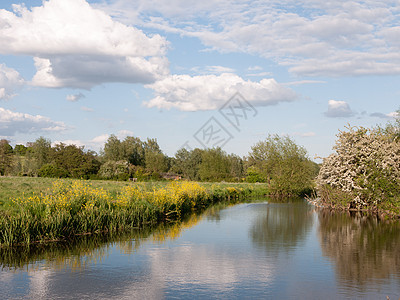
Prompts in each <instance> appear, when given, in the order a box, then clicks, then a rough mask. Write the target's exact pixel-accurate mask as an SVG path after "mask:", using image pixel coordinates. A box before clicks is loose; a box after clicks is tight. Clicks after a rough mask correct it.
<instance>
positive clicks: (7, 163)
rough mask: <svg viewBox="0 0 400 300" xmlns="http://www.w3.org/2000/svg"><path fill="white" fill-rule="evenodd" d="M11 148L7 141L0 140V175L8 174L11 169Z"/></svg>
mask: <svg viewBox="0 0 400 300" xmlns="http://www.w3.org/2000/svg"><path fill="white" fill-rule="evenodd" d="M12 153H13V148H12V147H11V146H10V144H9V143H8V141H7V140H5V139H2V140H0V175H6V174H9V173H10V171H11V170H12V167H13V159H12Z"/></svg>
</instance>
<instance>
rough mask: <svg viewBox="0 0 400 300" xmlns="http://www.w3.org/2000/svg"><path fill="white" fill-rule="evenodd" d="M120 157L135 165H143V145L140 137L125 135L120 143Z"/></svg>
mask: <svg viewBox="0 0 400 300" xmlns="http://www.w3.org/2000/svg"><path fill="white" fill-rule="evenodd" d="M120 146H121V152H122V157H121V158H123V159H125V160H126V161H127V162H128V163H130V164H132V165H135V166H144V165H145V147H144V143H143V142H142V141H141V140H140V138H137V137H133V136H127V137H126V138H125V139H124V140H123V141H122V143H121V145H120Z"/></svg>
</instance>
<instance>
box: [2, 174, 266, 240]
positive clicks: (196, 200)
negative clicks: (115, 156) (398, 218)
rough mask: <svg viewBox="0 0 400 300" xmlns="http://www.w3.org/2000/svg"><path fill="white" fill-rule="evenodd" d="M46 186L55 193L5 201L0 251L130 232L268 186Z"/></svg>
mask: <svg viewBox="0 0 400 300" xmlns="http://www.w3.org/2000/svg"><path fill="white" fill-rule="evenodd" d="M15 180H16V181H17V180H18V179H17V178H15ZM0 183H2V184H3V185H4V182H2V181H0ZM11 183H12V180H11ZM36 183H37V182H36ZM16 184H17V183H16ZM47 184H50V185H51V187H49V188H47V189H42V190H41V191H40V192H37V191H33V192H29V194H28V195H25V194H22V195H21V196H20V197H16V198H12V200H10V199H4V198H3V199H2V201H3V205H2V206H3V209H2V210H1V218H0V246H3V247H4V246H13V245H21V244H25V245H27V244H31V243H43V242H49V241H60V240H66V239H68V238H71V237H73V236H77V235H86V234H95V233H104V232H119V231H124V230H131V229H134V228H140V227H143V226H148V225H154V224H157V223H160V222H165V221H167V222H168V221H175V220H179V219H180V218H182V217H183V215H185V214H186V213H188V212H192V211H193V210H199V209H203V208H205V207H207V206H209V205H211V204H214V203H217V202H221V201H237V200H240V199H244V198H247V197H251V196H262V195H265V194H266V193H267V191H266V188H265V185H257V184H228V183H221V184H212V183H204V184H200V183H197V182H188V181H181V182H159V183H125V184H123V185H119V184H115V185H112V186H111V187H110V186H108V189H106V188H103V187H102V186H101V184H100V183H98V182H92V181H81V180H57V181H52V182H50V181H46V183H45V185H47Z"/></svg>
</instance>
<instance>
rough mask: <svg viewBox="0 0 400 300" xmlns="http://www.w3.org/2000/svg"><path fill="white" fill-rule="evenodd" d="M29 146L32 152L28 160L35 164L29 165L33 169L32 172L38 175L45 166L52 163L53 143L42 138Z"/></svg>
mask: <svg viewBox="0 0 400 300" xmlns="http://www.w3.org/2000/svg"><path fill="white" fill-rule="evenodd" d="M29 146H30V148H31V151H30V155H29V156H28V160H29V159H31V160H33V163H31V164H29V165H30V166H31V168H32V170H31V171H32V172H33V173H37V171H38V170H39V169H40V168H41V167H42V166H43V165H45V164H48V163H51V151H52V149H51V141H50V140H48V139H46V138H44V137H42V136H41V137H39V138H38V139H36V141H35V142H34V143H32V144H29Z"/></svg>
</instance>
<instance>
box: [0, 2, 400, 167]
mask: <svg viewBox="0 0 400 300" xmlns="http://www.w3.org/2000/svg"><path fill="white" fill-rule="evenodd" d="M399 75H400V0H385V1H370V0H364V1H335V0H332V1H330V0H328V1H317V0H307V1H301V0H300V1H299V0H296V1H295V0H279V1H278V0H265V1H246V0H237V1H227V0H213V1H211V0H202V1H196V0H171V1H162V0H155V1H145V0H137V1H129V0H101V1H91V0H68V1H63V0H45V1H38V0H31V1H25V2H19V1H16V0H14V1H11V0H2V1H1V3H0V138H4V139H7V140H9V141H10V143H11V144H12V145H16V144H26V143H27V142H30V141H35V140H36V139H37V138H38V137H40V136H44V137H46V138H48V139H50V140H51V141H52V143H53V144H55V143H59V142H63V143H66V144H76V145H78V146H85V149H92V150H95V151H99V150H100V149H101V148H102V147H103V146H104V143H105V142H106V141H107V139H108V137H109V136H110V135H111V134H115V135H116V136H117V137H119V138H120V139H124V138H125V137H126V136H136V137H139V138H141V139H142V140H146V139H147V138H156V139H157V141H158V143H159V145H160V147H161V149H163V151H164V152H165V153H166V154H167V155H169V156H173V155H174V154H175V153H176V151H177V150H179V149H180V148H182V147H185V148H188V149H193V148H204V147H208V148H211V147H218V146H219V147H221V148H223V149H224V150H225V151H226V152H228V153H235V154H238V155H240V156H245V155H247V154H248V153H249V152H250V151H251V147H252V146H253V145H255V144H256V143H257V142H258V141H262V140H265V139H266V138H267V137H268V135H270V134H278V135H289V136H290V137H291V138H292V139H294V140H295V141H296V143H298V144H299V145H302V146H304V147H305V148H306V149H307V151H308V153H309V156H310V158H312V159H315V160H316V161H318V160H319V158H321V157H326V156H328V155H329V154H331V153H332V152H333V150H332V147H333V146H334V144H335V140H336V135H337V134H338V133H339V130H346V126H364V127H372V126H375V125H377V124H381V125H384V124H386V123H387V122H392V121H393V120H394V118H395V117H396V111H397V110H398V109H399V108H400V77H399Z"/></svg>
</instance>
